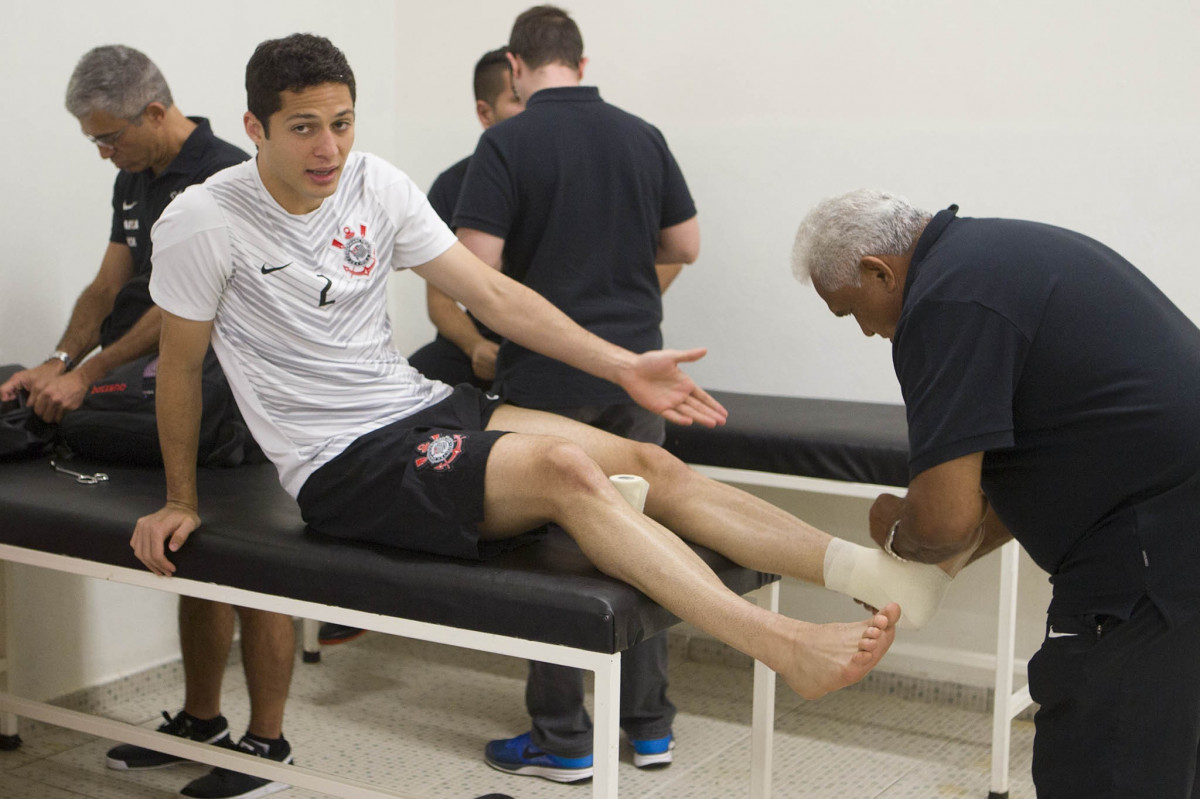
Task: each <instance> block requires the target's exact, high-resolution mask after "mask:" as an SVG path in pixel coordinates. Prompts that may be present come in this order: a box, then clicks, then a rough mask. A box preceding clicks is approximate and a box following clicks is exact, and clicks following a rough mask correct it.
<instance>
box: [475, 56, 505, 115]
mask: <svg viewBox="0 0 1200 799" xmlns="http://www.w3.org/2000/svg"><path fill="white" fill-rule="evenodd" d="M511 72H512V67H511V66H509V64H508V55H507V50H506V49H505V48H503V47H498V48H496V49H495V50H489V51H488V52H486V53H484V54H483V58H481V59H479V60H478V61H477V62H476V63H475V99H476V100H483V101H484V102H485V103H487V104H488V105H495V104H496V100H498V99H499V98H500V94H501V93H502V92H503V91H504V89H505V82H504V76H505V75H508V74H510V73H511Z"/></svg>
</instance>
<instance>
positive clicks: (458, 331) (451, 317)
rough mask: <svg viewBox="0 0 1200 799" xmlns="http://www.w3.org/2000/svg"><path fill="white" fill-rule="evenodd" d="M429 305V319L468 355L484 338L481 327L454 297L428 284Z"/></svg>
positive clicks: (443, 334) (441, 332)
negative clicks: (459, 305)
mask: <svg viewBox="0 0 1200 799" xmlns="http://www.w3.org/2000/svg"><path fill="white" fill-rule="evenodd" d="M426 290H427V291H428V300H427V303H426V304H427V307H428V311H429V320H430V321H431V322H433V325H434V327H436V328H437V331H438V333H440V334H441V335H442V336H444V337H445V338H447V339H449V340H450V341H452V342H454V345H455V346H456V347H458V348H459V349H460V350H462V351H463V352H465V353H466V354H467V355H470V354H471V351H472V350H473V349H474V348H475V346H476V345H478V344H479V342H480V341H482V340H484V339H483V336H481V335H480V334H479V329H478V328H476V327H475V323H474V322H472V321H471V317H469V316H467V314H466V312H465V311H463V309H462V308H459V307H458V303H457V302H455V301H454V299H453V298H451V297H450V296H448V295H447V294H445V293H444V292H442V291H440V290H439V289H438V288H437V287H436V286H432V285H430V286H428V287H427V289H426Z"/></svg>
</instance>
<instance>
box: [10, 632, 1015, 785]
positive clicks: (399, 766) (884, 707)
mask: <svg viewBox="0 0 1200 799" xmlns="http://www.w3.org/2000/svg"><path fill="white" fill-rule="evenodd" d="M524 675H525V665H524V662H523V661H518V660H514V659H512V658H505V657H500V656H495V655H487V654H484V653H478V652H469V651H466V650H460V649H454V648H449V647H442V646H437V645H434V644H427V643H421V642H414V641H408V640H404V639H397V638H389V637H386V636H383V635H368V636H365V637H364V638H362V639H359V640H358V641H355V642H353V643H349V644H344V645H341V646H338V647H331V648H327V649H326V650H325V653H324V658H323V662H322V663H321V664H320V665H315V666H314V665H305V664H302V663H297V665H296V675H295V679H294V682H293V686H292V696H291V700H290V702H289V704H288V716H287V719H286V722H285V725H284V729H285V733H286V735H287V737H288V739H289V740H290V741H291V743H292V747H293V750H294V752H295V754H296V760H297V762H299V763H302V764H304V765H306V766H310V767H312V768H317V769H321V770H329V771H337V772H339V773H346V774H353V775H355V776H356V777H357V778H358V779H361V780H364V781H367V782H371V783H374V784H377V785H379V786H381V787H383V788H386V789H388V790H394V791H397V792H400V793H404V794H406V795H409V796H412V797H422V799H472V797H477V796H480V795H481V794H486V793H490V792H500V793H505V794H508V795H510V796H512V797H513V798H514V799H588V797H589V796H590V788H588V787H584V786H579V785H558V784H554V783H549V782H546V781H544V780H540V779H536V778H528V777H512V776H509V775H505V774H500V773H498V772H495V771H493V770H491V769H489V768H488V767H487V766H486V765H484V763H483V761H482V759H481V753H482V750H483V746H484V744H485V743H486V742H487V741H488V739H490V738H499V737H505V736H509V735H514V734H516V733H519V732H523V731H524V730H525V729H526V728H527V725H528V719H527V717H526V716H525V714H524V704H523V692H524ZM128 693H129V694H130V695H129V696H126V697H124V698H121V699H120V700H119V701H118V702H117V703H116V704H115V705H114V706H113V707H111V708H108V709H107V711H106V712H107V714H108V715H109V716H111V717H113V718H118V719H121V720H125V721H133V722H137V723H144V724H145V725H146V726H147V727H154V726H156V725H157V724H158V722H159V721H160V720H161V719H160V717H159V711H160V710H162V709H168V710H170V711H171V712H174V711H175V709H176V708H177V706H178V705H179V703H180V701H181V694H180V688H179V687H178V686H177V685H173V684H170V683H169V681H167V682H164V681H161V680H159V681H157V682H155V683H154V684H153V685H151V686H150V687H149V688H148V689H145V690H137V691H130V692H128ZM750 693H751V675H750V671H749V670H748V669H745V668H737V667H733V666H726V665H713V664H710V663H699V662H695V661H689V660H685V659H683V658H680V657H674V658H673V665H672V671H671V696H672V698H673V700H674V701H675V703H676V704H677V705H678V707H679V716H678V718H677V720H676V723H675V735H676V737H677V739H678V748H677V749H676V752H675V762H674V764H672V765H671V766H670V767H669V768H666V769H662V770H659V771H653V772H642V771H638V770H637V769H635V768H634V767H633V765H632V764H631V763H630V762H629V753H628V751H623V752H622V763H621V767H620V777H619V780H620V787H621V796H623V797H638V798H639V799H640V798H641V797H646V799H666V798H667V797H686V798H687V799H729V798H730V797H739V796H745V795H746V793H747V791H748V787H749V766H748V762H749V751H750V740H749V736H750V727H749V724H750V709H751V702H750ZM778 694H779V698H778V702H777V706H776V713H777V718H776V737H775V771H774V796H775V797H780V798H783V797H786V798H787V799H868V798H873V797H880V798H881V799H910V798H911V799H933V798H934V797H978V799H985V798H986V797H987V794H988V775H989V769H990V760H989V746H988V744H989V740H990V730H991V722H990V716H988V715H985V714H983V713H979V712H977V711H972V710H968V709H964V708H961V707H954V706H948V705H937V704H927V703H923V702H913V701H908V700H904V699H897V698H895V697H891V696H886V695H882V694H879V693H872V692H868V691H857V690H847V691H842V692H839V693H837V694H833V695H831V696H829V697H826V698H825V699H822V700H820V701H818V702H805V701H804V700H802V699H800V698H799V697H797V696H795V695H794V694H792V693H791V692H790V691H787V690H786V688H784V687H783V686H782V685H781V687H780V690H779V692H778ZM225 715H226V716H228V717H229V719H230V724H231V725H232V726H233V729H234V730H235V731H236V732H238V733H240V731H241V730H242V729H243V727H244V725H245V723H246V719H247V715H248V713H247V707H246V700H245V691H244V682H243V681H242V678H241V672H240V669H239V668H237V667H236V666H233V667H231V668H230V670H229V672H228V675H227V679H226V688H225ZM21 736H22V738H23V739H24V741H25V743H24V745H23V746H22V747H21V748H20V749H19V750H17V751H15V752H0V797H2V798H3V799H79V797H92V798H93V799H162V798H164V797H169V796H178V793H177V792H178V790H179V789H180V788H181V787H182V786H183V785H184V784H185V783H186V782H187V781H188V780H190V779H192V778H194V777H197V776H199V775H201V774H203V773H204V771H205V767H202V766H199V765H196V764H183V765H178V766H173V767H171V768H167V769H161V770H157V771H150V772H144V773H140V774H127V773H122V772H113V771H108V770H106V769H105V767H104V752H105V750H106V749H107V748H108V747H109V746H110V743H109V742H107V741H103V740H98V739H95V738H92V737H90V736H86V735H82V734H79V733H74V732H69V731H66V730H62V729H58V728H54V727H48V726H46V725H42V724H36V723H25V724H24V725H23V727H22V730H21ZM235 737H236V736H235ZM1032 740H1033V725H1032V724H1031V723H1029V722H1023V721H1018V722H1015V723H1014V724H1013V758H1012V760H1013V762H1012V775H1013V777H1012V784H1011V786H1010V790H1011V794H1010V796H1011V799H1033V796H1034V792H1033V787H1032V784H1031V782H1030V779H1029V763H1030V751H1031V746H1032ZM277 795H278V796H280V797H281V799H311V798H312V797H317V796H320V794H315V793H313V792H311V791H305V790H299V789H292V790H289V791H287V792H285V793H282V794H277Z"/></svg>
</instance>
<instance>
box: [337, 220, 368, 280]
mask: <svg viewBox="0 0 1200 799" xmlns="http://www.w3.org/2000/svg"><path fill="white" fill-rule="evenodd" d="M333 246H334V247H337V248H338V249H339V250H341V251H342V252H343V253H344V254H345V260H343V261H342V268H343V269H345V270H346V271H347V272H349V273H350V274H352V275H355V276H357V277H366V276H367V275H369V274H371V270H372V269H374V268H375V245H374V244H372V243H371V242H370V240H369V239H368V238H367V226H366V225H359V226H358V232H357V233H356V232H354V229H353V228H351V227H350V226H349V225H346V226H345V227H344V228H342V235H341V236H340V237H339V238H335V239H334V240H333Z"/></svg>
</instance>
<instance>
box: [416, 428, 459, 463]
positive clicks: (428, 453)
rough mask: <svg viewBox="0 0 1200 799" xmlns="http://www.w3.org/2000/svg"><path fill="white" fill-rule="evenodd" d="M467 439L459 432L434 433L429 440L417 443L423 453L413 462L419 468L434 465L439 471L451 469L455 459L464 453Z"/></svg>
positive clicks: (418, 449)
mask: <svg viewBox="0 0 1200 799" xmlns="http://www.w3.org/2000/svg"><path fill="white" fill-rule="evenodd" d="M466 440H467V437H466V436H464V435H461V434H459V433H452V434H450V435H443V434H442V433H433V434H431V435H430V436H429V440H428V441H422V442H421V443H420V444H417V452H419V453H421V454H420V456H418V457H417V459H416V460H415V461H413V464H414V465H415V466H416V467H417V468H418V469H424V468H427V467H430V466H432V467H433V469H434V471H437V472H445V471H449V470H450V467H451V466H452V465H453V464H454V461H455V460H456V459H457V458H458V456H459V455H460V454H462V445H463V442H464V441H466Z"/></svg>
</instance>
